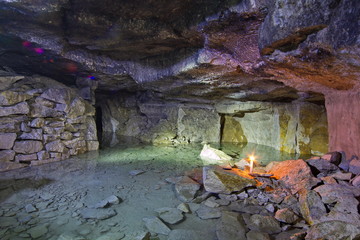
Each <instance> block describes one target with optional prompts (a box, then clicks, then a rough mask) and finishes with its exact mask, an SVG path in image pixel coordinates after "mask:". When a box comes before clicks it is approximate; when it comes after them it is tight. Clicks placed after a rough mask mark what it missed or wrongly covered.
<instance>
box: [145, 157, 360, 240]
mask: <svg viewBox="0 0 360 240" xmlns="http://www.w3.org/2000/svg"><path fill="white" fill-rule="evenodd" d="M339 157H340V159H338V158H339ZM342 162H344V160H342V161H341V155H339V153H329V154H327V155H324V156H323V157H321V158H320V157H313V158H311V159H308V160H306V161H304V160H302V159H298V160H287V161H284V162H272V163H270V164H269V165H268V166H267V167H266V168H265V169H267V172H266V174H257V175H255V176H256V177H252V176H250V175H249V174H248V172H247V171H242V170H240V169H232V170H225V169H223V168H221V167H219V166H206V167H203V169H202V171H201V169H196V170H194V171H189V172H188V173H190V174H188V176H183V177H181V178H179V179H180V180H178V181H175V182H174V184H175V190H176V195H177V196H178V198H179V199H180V200H181V201H183V202H184V203H183V204H182V206H187V207H189V209H190V211H191V212H190V213H186V212H184V213H183V214H185V215H186V214H191V213H193V214H196V215H197V216H198V217H199V218H200V219H218V223H217V228H216V235H217V238H218V239H219V240H230V239H253V240H255V239H256V240H258V239H276V240H282V239H284V240H285V239H292V240H295V239H296V240H299V239H306V240H315V239H330V240H331V239H334V240H336V239H345V238H346V239H357V238H358V237H360V228H359V226H360V213H359V201H358V199H359V197H360V186H359V178H360V176H359V175H358V176H355V174H354V173H352V172H347V171H345V170H344V169H342V168H341V167H339V166H342ZM262 169H263V168H262ZM195 172H196V173H195ZM255 172H256V168H255ZM201 173H202V174H203V177H202V179H201V181H199V180H198V176H199V174H201ZM271 174H272V176H271V177H268V176H269V175H271ZM193 176H197V178H192V177H193ZM164 212H165V213H166V216H167V215H170V217H169V216H167V217H166V218H163V217H162V215H163V214H164ZM158 213H160V214H159V216H158V217H155V218H153V219H152V220H149V219H146V221H145V220H144V221H145V222H146V226H147V227H148V229H149V231H151V232H156V233H159V234H165V235H168V236H169V238H168V239H183V238H179V236H178V234H179V229H176V230H171V225H173V224H175V223H177V222H178V221H180V220H181V221H186V218H185V217H184V218H182V217H181V213H179V211H176V209H175V208H174V209H171V208H165V209H162V210H161V211H158ZM179 216H180V217H179ZM167 219H175V220H176V221H175V220H174V221H172V220H171V221H168V220H167ZM150 222H152V224H150ZM155 225H156V226H158V227H159V226H160V225H161V229H166V231H163V230H161V231H160V230H159V229H157V227H155ZM159 228H160V227H159ZM174 228H175V227H174ZM174 231H176V233H175V232H174ZM173 232H174V233H173ZM180 232H182V234H184V236H186V235H191V234H192V232H191V230H189V231H187V230H186V229H183V230H181V231H180Z"/></svg>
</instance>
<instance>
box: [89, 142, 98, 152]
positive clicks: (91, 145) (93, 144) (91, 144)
mask: <svg viewBox="0 0 360 240" xmlns="http://www.w3.org/2000/svg"><path fill="white" fill-rule="evenodd" d="M99 145H100V144H99V141H86V146H87V150H88V151H96V150H99Z"/></svg>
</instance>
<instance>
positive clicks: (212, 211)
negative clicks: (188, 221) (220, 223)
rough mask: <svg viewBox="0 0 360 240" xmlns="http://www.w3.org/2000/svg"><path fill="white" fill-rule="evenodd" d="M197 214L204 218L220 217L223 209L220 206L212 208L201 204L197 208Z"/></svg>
mask: <svg viewBox="0 0 360 240" xmlns="http://www.w3.org/2000/svg"><path fill="white" fill-rule="evenodd" d="M196 215H197V216H198V217H199V218H200V219H203V220H206V219H214V218H220V217H221V210H220V209H219V208H211V207H207V206H205V205H200V207H199V208H198V209H197V210H196Z"/></svg>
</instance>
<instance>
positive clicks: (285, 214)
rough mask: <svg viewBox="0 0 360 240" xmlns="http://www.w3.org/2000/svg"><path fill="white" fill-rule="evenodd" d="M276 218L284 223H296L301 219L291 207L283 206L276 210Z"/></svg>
mask: <svg viewBox="0 0 360 240" xmlns="http://www.w3.org/2000/svg"><path fill="white" fill-rule="evenodd" d="M275 218H276V219H277V220H278V221H280V222H284V223H289V224H292V223H295V222H296V221H297V220H299V216H297V215H296V214H295V213H294V212H293V211H292V210H291V209H290V208H282V209H279V210H277V211H276V213H275Z"/></svg>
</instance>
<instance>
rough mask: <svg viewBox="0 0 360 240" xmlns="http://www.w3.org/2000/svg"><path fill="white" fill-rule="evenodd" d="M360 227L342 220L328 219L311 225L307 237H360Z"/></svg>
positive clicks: (330, 238)
mask: <svg viewBox="0 0 360 240" xmlns="http://www.w3.org/2000/svg"><path fill="white" fill-rule="evenodd" d="M359 237H360V228H359V226H355V225H353V224H349V223H346V222H342V221H328V222H322V223H318V224H315V225H313V226H311V228H310V229H309V230H308V233H307V235H306V237H305V239H306V240H317V239H328V240H339V239H358V238H359Z"/></svg>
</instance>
